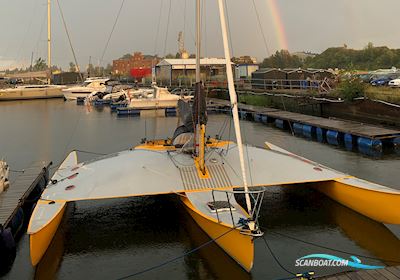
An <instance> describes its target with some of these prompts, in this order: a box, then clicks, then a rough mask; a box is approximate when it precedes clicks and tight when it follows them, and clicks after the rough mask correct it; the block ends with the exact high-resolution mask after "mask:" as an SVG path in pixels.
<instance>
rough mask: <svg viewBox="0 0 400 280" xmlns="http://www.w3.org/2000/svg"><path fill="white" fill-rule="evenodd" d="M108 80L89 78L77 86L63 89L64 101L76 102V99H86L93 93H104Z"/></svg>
mask: <svg viewBox="0 0 400 280" xmlns="http://www.w3.org/2000/svg"><path fill="white" fill-rule="evenodd" d="M109 80H110V79H108V78H89V79H87V80H85V81H84V82H83V84H81V85H79V86H73V87H70V88H67V89H63V94H64V99H65V100H76V99H78V98H86V97H88V96H89V95H90V94H91V93H93V92H99V91H105V90H106V86H107V82H108V81H109Z"/></svg>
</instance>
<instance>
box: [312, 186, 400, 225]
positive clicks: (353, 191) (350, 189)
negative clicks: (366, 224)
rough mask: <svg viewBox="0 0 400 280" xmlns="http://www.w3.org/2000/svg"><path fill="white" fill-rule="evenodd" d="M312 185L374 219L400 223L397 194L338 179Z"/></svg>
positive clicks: (399, 198)
mask: <svg viewBox="0 0 400 280" xmlns="http://www.w3.org/2000/svg"><path fill="white" fill-rule="evenodd" d="M312 186H313V187H315V188H316V189H317V190H318V191H320V192H322V193H324V194H325V195H327V196H329V197H330V198H332V199H333V200H336V201H337V202H339V203H341V204H343V205H345V206H347V207H349V208H351V209H353V210H354V211H357V212H359V213H361V214H363V215H365V216H367V217H369V218H371V219H373V220H375V221H378V222H382V223H387V224H400V213H399V209H400V195H399V194H395V193H389V192H383V191H378V190H370V189H365V188H361V187H357V186H353V185H349V184H346V183H345V182H343V181H339V180H337V181H327V182H318V183H314V184H312Z"/></svg>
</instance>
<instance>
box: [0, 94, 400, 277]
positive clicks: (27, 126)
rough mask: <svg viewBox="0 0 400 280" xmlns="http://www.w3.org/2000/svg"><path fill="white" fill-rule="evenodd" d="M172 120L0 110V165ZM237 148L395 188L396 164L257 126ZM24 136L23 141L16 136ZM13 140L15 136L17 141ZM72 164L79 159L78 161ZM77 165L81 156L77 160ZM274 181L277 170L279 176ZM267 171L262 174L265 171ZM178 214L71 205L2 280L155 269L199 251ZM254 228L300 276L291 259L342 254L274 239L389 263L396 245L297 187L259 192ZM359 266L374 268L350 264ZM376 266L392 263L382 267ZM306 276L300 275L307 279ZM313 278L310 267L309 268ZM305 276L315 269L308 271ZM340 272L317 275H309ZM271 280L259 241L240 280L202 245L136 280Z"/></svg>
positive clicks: (41, 108) (66, 107)
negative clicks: (37, 248) (246, 146)
mask: <svg viewBox="0 0 400 280" xmlns="http://www.w3.org/2000/svg"><path fill="white" fill-rule="evenodd" d="M226 119H227V116H226V115H212V116H209V124H210V125H209V126H208V127H207V129H208V133H207V134H209V135H215V134H220V135H221V134H223V136H224V138H233V136H234V135H233V131H232V130H231V134H230V135H229V125H228V126H227V129H226V130H225V131H223V132H221V125H222V123H224V121H225V120H226ZM176 123H177V118H174V117H170V118H157V117H154V116H143V117H141V118H138V117H135V118H116V116H115V114H110V113H109V109H108V108H104V109H103V111H101V110H100V111H98V110H92V111H91V112H90V113H87V112H86V108H85V106H76V105H75V104H74V103H73V102H72V103H64V102H63V101H61V100H50V101H32V102H29V101H28V102H6V103H0V126H1V127H2V137H1V138H0V157H2V156H5V157H6V158H7V160H8V162H9V163H10V164H11V165H12V167H13V169H23V168H26V167H27V166H28V165H29V163H30V162H31V161H34V160H52V161H53V162H55V163H59V162H60V161H61V160H62V157H63V156H64V155H65V151H68V150H70V149H73V148H74V149H80V150H89V151H93V152H99V153H113V152H118V151H120V150H124V149H128V148H130V147H132V146H134V145H135V144H138V143H139V142H140V140H141V139H142V138H143V137H147V138H149V139H150V138H157V137H170V136H171V134H172V131H173V128H174V127H175V126H176ZM241 126H242V130H243V134H244V138H245V141H246V142H248V143H251V144H253V145H257V146H263V145H264V142H265V141H269V142H271V143H273V144H276V145H279V146H282V147H283V148H285V149H287V150H290V151H291V152H294V153H296V154H299V155H302V156H305V157H307V158H310V159H311V160H314V161H317V162H321V163H322V164H325V165H327V166H330V167H332V168H335V169H338V170H340V171H343V172H346V173H349V174H352V175H355V176H357V177H360V178H363V179H367V180H371V181H373V182H377V183H380V184H383V185H387V186H392V187H395V188H398V187H399V186H398V181H399V174H398V170H399V168H400V162H399V160H398V159H399V158H398V156H396V155H391V156H384V158H382V159H379V160H374V159H371V158H369V157H365V156H362V155H360V154H358V153H354V152H347V151H345V150H344V149H340V148H335V147H331V146H328V145H325V144H319V143H316V142H313V141H308V140H306V139H302V138H297V137H292V136H290V135H289V134H288V133H286V132H284V131H280V130H278V129H275V128H272V127H268V126H266V125H263V124H260V123H252V122H246V121H243V122H241ZM21 132H24V134H21ZM18 135H22V136H21V137H17V136H18ZM80 156H81V155H80ZM82 159H83V160H87V159H89V155H82ZM282 170H283V172H284V170H285V169H284V167H282ZM265 172H268V170H265ZM185 213H186V212H185V211H184V210H182V207H181V205H180V203H179V201H177V200H176V198H175V196H160V197H143V198H132V199H120V200H107V201H92V202H79V203H76V204H75V206H74V205H72V206H70V207H69V212H68V213H67V215H66V216H65V219H64V221H63V226H62V227H61V230H60V231H59V232H57V235H56V238H55V240H54V242H53V243H52V245H51V247H50V249H49V251H48V252H47V253H46V255H45V258H44V259H43V261H42V262H41V263H40V265H39V266H38V267H37V269H36V274H33V273H32V272H31V267H30V265H29V244H28V238H26V237H24V238H22V240H21V242H20V244H19V248H20V249H19V251H18V253H17V259H16V262H15V264H14V266H13V268H12V270H11V272H10V273H9V274H8V275H6V276H5V278H6V279H29V278H34V277H35V278H36V279H54V278H56V279H71V278H72V279H74V278H76V279H110V278H117V277H122V276H125V275H129V274H131V273H134V272H137V271H140V270H142V269H144V268H147V267H149V266H151V265H154V264H158V263H162V262H164V261H165V260H168V259H171V258H173V257H175V256H177V255H181V254H183V253H184V252H186V251H188V250H190V249H193V248H194V247H196V246H198V244H202V243H204V241H205V240H208V237H207V236H206V235H205V234H204V233H203V232H202V231H201V229H200V228H198V226H197V225H196V224H195V223H193V221H192V220H191V218H190V217H189V216H187V215H186V214H185ZM261 214H262V216H261V217H260V223H261V225H262V226H263V227H265V228H266V230H265V237H266V238H267V240H268V242H269V244H270V246H271V248H272V249H273V251H274V253H275V254H276V256H277V257H278V258H279V260H280V261H281V262H282V264H283V265H284V266H285V267H287V268H288V269H290V270H292V271H295V272H301V271H302V270H303V269H302V270H301V271H300V269H299V268H296V267H295V266H294V264H295V260H296V259H297V258H299V257H301V256H304V255H306V254H311V253H327V254H337V255H339V256H341V257H344V258H348V257H349V254H347V253H338V252H336V251H333V250H328V249H323V248H320V247H315V246H312V245H310V244H305V243H301V242H298V241H296V240H293V239H289V238H287V237H284V236H279V235H276V234H274V232H277V233H283V234H285V235H287V236H293V237H296V238H298V239H301V240H305V241H308V242H312V243H316V244H321V245H324V246H326V247H329V248H334V249H339V250H342V251H346V252H351V253H353V254H354V255H357V254H358V255H366V256H371V257H376V258H380V259H385V260H399V257H400V256H399V252H400V247H399V246H400V245H399V240H398V238H397V237H396V236H395V235H394V234H393V233H392V232H391V231H389V230H388V229H387V228H386V227H385V226H384V225H382V224H379V223H376V222H374V221H372V220H370V219H368V218H366V217H364V216H362V215H359V214H357V213H355V212H353V211H352V210H350V209H348V208H346V207H343V206H341V205H339V204H337V203H336V202H334V201H332V200H330V199H329V198H327V197H325V196H324V195H322V194H320V193H318V192H317V191H314V190H313V189H310V188H308V187H306V186H305V185H296V186H292V187H285V188H283V187H271V188H268V190H267V193H266V196H265V199H264V202H263V205H262V211H261ZM360 259H361V260H362V261H363V262H364V263H368V264H377V265H382V262H379V261H374V260H369V259H364V258H360ZM384 264H392V263H391V262H390V261H385V262H384ZM307 269H309V268H304V270H307ZM311 269H313V268H311ZM313 270H315V269H313ZM340 271H343V269H320V270H317V273H318V274H319V275H321V274H326V273H329V272H340ZM167 276H168V277H170V278H175V279H220V278H224V277H225V276H227V278H228V277H229V278H230V279H249V278H254V279H278V278H284V277H287V276H289V275H287V273H285V272H284V271H283V270H282V269H281V268H280V267H279V266H278V265H277V264H276V262H275V260H274V259H273V257H272V256H271V254H270V253H269V252H268V251H267V250H266V248H265V244H264V243H263V242H262V240H256V241H255V264H254V269H253V272H252V274H251V275H248V274H246V273H244V272H243V271H242V270H241V269H240V268H239V267H238V266H237V265H236V263H235V262H234V261H233V260H231V259H230V257H229V256H227V255H226V254H225V253H224V252H223V251H221V249H219V247H217V246H216V245H210V246H207V247H206V248H203V249H202V250H200V251H199V252H197V253H195V254H192V255H190V256H187V257H185V258H183V259H180V260H178V261H176V262H174V263H172V264H170V265H168V266H165V267H162V268H160V269H158V270H155V271H154V272H149V273H148V274H143V275H142V276H141V277H140V278H143V279H165V278H166V277H167Z"/></svg>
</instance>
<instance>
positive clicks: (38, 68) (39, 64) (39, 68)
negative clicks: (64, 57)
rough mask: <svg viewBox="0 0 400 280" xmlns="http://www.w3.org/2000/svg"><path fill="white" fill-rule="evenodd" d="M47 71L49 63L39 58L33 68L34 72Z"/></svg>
mask: <svg viewBox="0 0 400 280" xmlns="http://www.w3.org/2000/svg"><path fill="white" fill-rule="evenodd" d="M46 69H47V63H46V61H45V60H44V59H43V58H41V57H39V58H38V59H37V60H36V61H35V65H34V66H33V70H34V71H44V70H46Z"/></svg>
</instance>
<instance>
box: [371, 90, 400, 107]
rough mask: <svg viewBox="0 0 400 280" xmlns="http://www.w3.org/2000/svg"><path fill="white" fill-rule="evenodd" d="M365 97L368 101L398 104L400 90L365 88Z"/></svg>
mask: <svg viewBox="0 0 400 280" xmlns="http://www.w3.org/2000/svg"><path fill="white" fill-rule="evenodd" d="M365 96H367V97H368V98H370V99H378V100H382V101H386V102H390V103H395V104H400V88H389V87H372V86H370V87H367V88H366V90H365Z"/></svg>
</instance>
